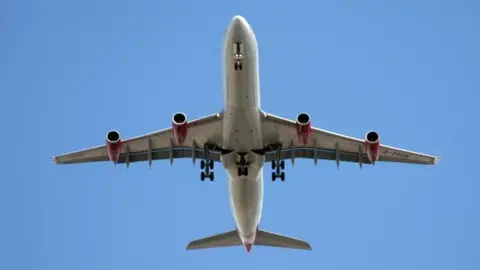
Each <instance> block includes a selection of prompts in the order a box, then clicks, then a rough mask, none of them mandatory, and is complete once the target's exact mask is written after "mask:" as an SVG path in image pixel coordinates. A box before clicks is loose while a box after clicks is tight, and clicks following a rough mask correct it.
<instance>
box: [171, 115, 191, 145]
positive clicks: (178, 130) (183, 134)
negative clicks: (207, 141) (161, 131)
mask: <svg viewBox="0 0 480 270" xmlns="http://www.w3.org/2000/svg"><path fill="white" fill-rule="evenodd" d="M172 128H173V134H174V136H175V140H176V141H177V143H178V144H183V143H184V142H185V138H187V130H188V123H187V116H186V115H185V114H184V113H181V112H179V113H176V114H174V115H173V117H172Z"/></svg>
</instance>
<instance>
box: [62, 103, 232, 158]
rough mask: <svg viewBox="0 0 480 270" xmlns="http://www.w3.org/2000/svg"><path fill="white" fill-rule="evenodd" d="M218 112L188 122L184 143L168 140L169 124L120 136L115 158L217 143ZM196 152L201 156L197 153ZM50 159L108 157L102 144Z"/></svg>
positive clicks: (219, 136)
mask: <svg viewBox="0 0 480 270" xmlns="http://www.w3.org/2000/svg"><path fill="white" fill-rule="evenodd" d="M222 116H223V113H217V114H213V115H209V116H206V117H203V118H199V119H195V120H193V121H191V122H189V123H188V131H187V137H186V140H185V143H184V144H182V145H176V144H175V142H174V140H172V138H173V130H172V128H166V129H163V130H160V131H156V132H153V133H149V134H146V135H143V136H138V137H134V138H130V139H126V140H122V151H121V156H120V161H119V162H120V163H122V162H126V160H127V159H126V157H127V156H128V157H130V158H131V159H130V160H129V161H128V162H136V161H144V160H148V153H149V151H150V149H151V151H152V159H153V160H155V159H168V158H170V156H171V155H170V153H169V151H170V149H171V148H172V147H173V148H174V149H175V150H174V152H175V153H176V154H175V157H178V158H182V157H187V155H188V153H186V152H181V151H184V150H182V149H184V148H186V149H190V151H192V149H198V148H200V147H203V145H204V144H205V143H210V144H213V145H217V146H219V147H221V144H222V141H223V133H222ZM165 151H167V154H165ZM179 151H180V152H179ZM127 153H129V154H127ZM202 153H203V152H202ZM192 155H193V153H191V154H190V156H192ZM199 156H201V154H200V155H199ZM53 160H54V162H55V163H56V164H75V163H86V162H101V161H108V160H109V159H108V153H107V148H106V146H104V145H102V146H97V147H93V148H89V149H85V150H80V151H75V152H71V153H67V154H62V155H59V156H55V157H53Z"/></svg>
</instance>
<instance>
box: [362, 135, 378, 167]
mask: <svg viewBox="0 0 480 270" xmlns="http://www.w3.org/2000/svg"><path fill="white" fill-rule="evenodd" d="M365 149H366V150H367V156H368V159H369V160H370V162H372V164H373V165H375V162H376V161H377V160H378V158H379V157H380V135H378V133H377V132H375V131H370V132H367V134H366V135H365Z"/></svg>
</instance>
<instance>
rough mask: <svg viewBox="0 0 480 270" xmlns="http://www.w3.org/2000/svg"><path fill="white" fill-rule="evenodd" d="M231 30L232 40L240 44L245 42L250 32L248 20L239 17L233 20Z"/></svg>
mask: <svg viewBox="0 0 480 270" xmlns="http://www.w3.org/2000/svg"><path fill="white" fill-rule="evenodd" d="M229 28H230V29H229V32H230V35H231V38H232V39H234V40H235V41H239V42H241V41H243V40H244V39H245V37H246V36H247V35H248V33H249V31H250V30H249V25H248V23H247V20H245V18H244V17H242V16H239V15H237V16H234V17H233V18H232V22H231V23H230V27H229Z"/></svg>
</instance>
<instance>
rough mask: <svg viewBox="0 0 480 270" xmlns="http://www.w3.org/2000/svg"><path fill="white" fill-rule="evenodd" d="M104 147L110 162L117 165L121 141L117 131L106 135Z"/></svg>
mask: <svg viewBox="0 0 480 270" xmlns="http://www.w3.org/2000/svg"><path fill="white" fill-rule="evenodd" d="M106 147H107V152H108V158H109V159H110V161H113V163H117V161H118V158H119V157H120V153H121V152H122V139H121V137H120V133H118V131H116V130H111V131H109V132H108V133H107V136H106Z"/></svg>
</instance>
